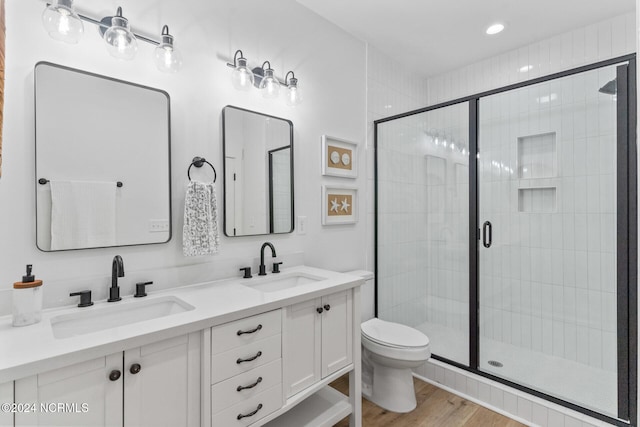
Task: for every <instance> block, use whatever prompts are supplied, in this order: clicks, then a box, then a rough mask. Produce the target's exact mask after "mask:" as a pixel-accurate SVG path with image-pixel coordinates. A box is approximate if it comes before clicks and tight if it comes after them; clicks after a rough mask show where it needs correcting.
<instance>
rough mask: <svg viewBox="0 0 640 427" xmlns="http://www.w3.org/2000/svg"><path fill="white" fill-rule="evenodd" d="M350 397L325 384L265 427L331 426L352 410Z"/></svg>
mask: <svg viewBox="0 0 640 427" xmlns="http://www.w3.org/2000/svg"><path fill="white" fill-rule="evenodd" d="M352 410H353V409H352V407H351V404H350V403H349V398H348V397H347V396H345V395H344V394H342V393H340V392H339V391H338V390H335V389H334V388H332V387H331V386H328V385H327V386H324V387H323V388H321V389H320V390H318V391H317V392H315V393H314V394H312V395H311V396H309V397H307V398H306V399H305V400H303V401H302V402H300V403H299V404H298V405H296V406H295V407H294V408H292V409H291V410H289V411H287V412H286V413H284V414H282V415H280V416H279V417H278V418H276V419H274V420H272V421H270V422H268V423H267V424H264V426H265V427H330V426H333V425H335V424H336V423H337V422H338V421H340V420H341V419H343V418H344V417H346V416H348V415H349V414H351V412H352Z"/></svg>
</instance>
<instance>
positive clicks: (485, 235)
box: [482, 221, 493, 248]
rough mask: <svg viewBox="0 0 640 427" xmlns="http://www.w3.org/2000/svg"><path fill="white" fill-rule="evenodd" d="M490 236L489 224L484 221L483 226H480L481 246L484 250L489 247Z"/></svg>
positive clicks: (490, 228)
mask: <svg viewBox="0 0 640 427" xmlns="http://www.w3.org/2000/svg"><path fill="white" fill-rule="evenodd" d="M492 234H493V233H492V226H491V222H489V221H485V222H484V224H482V245H483V246H484V247H485V248H490V247H491V240H492V237H491V235H492Z"/></svg>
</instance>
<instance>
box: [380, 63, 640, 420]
mask: <svg viewBox="0 0 640 427" xmlns="http://www.w3.org/2000/svg"><path fill="white" fill-rule="evenodd" d="M634 75H635V59H634V57H633V56H630V57H624V58H618V59H616V60H612V61H606V62H603V63H598V64H594V65H592V66H587V67H582V68H580V69H576V70H571V71H567V72H563V73H559V74H557V75H553V76H549V77H546V78H540V79H536V80H533V81H530V82H524V83H521V84H517V85H512V86H510V87H507V88H503V89H499V90H495V91H492V92H487V93H482V94H479V95H475V96H471V97H467V98H464V99H459V100H455V101H452V102H449V103H446V104H441V105H436V106H433V107H428V108H425V109H422V110H418V111H413V112H409V113H406V114H402V115H399V116H394V117H390V118H386V119H382V120H378V121H377V122H376V123H375V125H376V186H377V193H376V198H377V202H376V270H377V271H376V292H377V299H376V300H377V306H376V310H377V315H378V317H380V318H381V319H385V320H390V321H394V322H398V323H403V324H406V325H409V326H412V327H415V328H417V329H419V330H421V331H422V332H424V333H425V334H426V335H427V336H429V339H430V342H431V346H432V353H433V354H434V357H435V358H437V359H439V360H442V361H445V362H448V363H452V364H454V365H456V366H458V367H461V368H463V369H467V370H470V371H473V372H475V373H478V374H480V375H484V376H488V377H491V378H492V379H495V380H498V381H501V382H504V383H507V384H509V385H511V386H513V387H516V388H519V389H522V390H525V391H527V392H530V393H532V394H534V395H537V396H539V397H543V398H546V399H548V400H552V401H554V402H556V403H560V404H562V405H565V406H568V407H571V408H573V409H577V410H580V411H581V412H584V413H587V414H589V415H592V416H596V417H599V418H601V419H604V420H607V421H613V420H618V422H619V420H631V419H633V418H635V411H634V410H633V408H635V405H634V404H632V402H634V401H635V399H636V397H635V394H636V392H635V388H634V387H633V385H632V384H633V383H634V382H635V381H636V368H635V363H636V362H635V357H636V350H635V348H634V347H635V345H634V343H635V342H636V337H635V335H636V334H635V326H634V322H635V319H636V317H635V316H636V312H637V308H636V303H635V301H636V297H635V295H636V290H635V288H636V286H637V284H636V273H635V271H636V264H637V263H636V259H635V258H636V255H635V252H636V240H637V239H636V234H637V232H636V217H637V214H636V179H637V173H636V165H635V159H636V148H635V130H634V129H635V80H634Z"/></svg>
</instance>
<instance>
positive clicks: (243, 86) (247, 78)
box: [231, 58, 253, 90]
mask: <svg viewBox="0 0 640 427" xmlns="http://www.w3.org/2000/svg"><path fill="white" fill-rule="evenodd" d="M237 62H238V65H237V66H236V68H234V69H233V71H232V72H231V83H232V84H233V87H235V88H236V89H238V90H249V89H251V87H252V86H253V71H251V70H250V69H249V68H247V60H246V59H245V58H238V61H237Z"/></svg>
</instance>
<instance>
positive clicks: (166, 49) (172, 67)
mask: <svg viewBox="0 0 640 427" xmlns="http://www.w3.org/2000/svg"><path fill="white" fill-rule="evenodd" d="M153 56H154V60H155V62H156V67H158V70H160V71H163V72H165V73H175V72H177V71H178V70H179V69H180V68H181V67H182V55H180V52H179V51H177V50H175V49H174V48H173V46H172V45H165V44H161V45H159V46H158V47H156V49H155V52H154V54H153Z"/></svg>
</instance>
